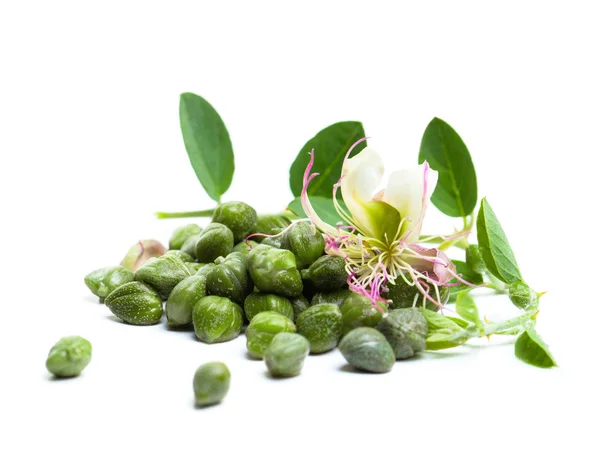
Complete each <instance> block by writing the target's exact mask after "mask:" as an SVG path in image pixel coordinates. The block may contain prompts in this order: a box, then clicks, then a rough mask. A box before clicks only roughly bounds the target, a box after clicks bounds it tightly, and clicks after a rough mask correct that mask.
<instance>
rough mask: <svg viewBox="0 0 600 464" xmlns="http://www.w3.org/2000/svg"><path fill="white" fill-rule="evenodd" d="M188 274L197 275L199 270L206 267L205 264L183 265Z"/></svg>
mask: <svg viewBox="0 0 600 464" xmlns="http://www.w3.org/2000/svg"><path fill="white" fill-rule="evenodd" d="M184 264H185V267H187V269H188V271H190V274H192V275H194V274H197V273H198V271H199V270H200V269H202V268H203V267H205V266H206V264H207V263H184Z"/></svg>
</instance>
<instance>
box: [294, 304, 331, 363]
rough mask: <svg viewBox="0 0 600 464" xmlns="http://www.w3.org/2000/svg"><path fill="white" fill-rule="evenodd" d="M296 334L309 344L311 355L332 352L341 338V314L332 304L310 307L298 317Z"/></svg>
mask: <svg viewBox="0 0 600 464" xmlns="http://www.w3.org/2000/svg"><path fill="white" fill-rule="evenodd" d="M296 324H297V326H298V333H299V334H300V335H303V336H305V337H306V339H307V340H308V341H309V342H310V352H311V353H324V352H325V351H329V350H332V349H333V348H335V346H336V345H337V342H338V340H339V339H340V337H341V336H342V313H340V310H339V308H338V307H337V306H336V305H334V304H328V303H323V304H318V305H315V306H311V307H310V308H308V309H307V310H305V311H303V312H301V313H300V314H299V315H298V319H297V321H296Z"/></svg>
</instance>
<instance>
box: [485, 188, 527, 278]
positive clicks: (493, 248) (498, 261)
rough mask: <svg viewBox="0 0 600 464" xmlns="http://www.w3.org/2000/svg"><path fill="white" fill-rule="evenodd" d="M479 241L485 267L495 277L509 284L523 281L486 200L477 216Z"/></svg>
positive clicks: (513, 256)
mask: <svg viewBox="0 0 600 464" xmlns="http://www.w3.org/2000/svg"><path fill="white" fill-rule="evenodd" d="M477 241H478V242H479V249H480V250H481V256H482V258H483V261H484V262H485V266H486V267H487V269H488V271H490V272H491V273H492V274H493V275H494V276H495V277H497V278H498V279H500V280H501V281H502V282H504V283H507V284H512V283H513V282H516V281H518V280H523V278H522V277H521V271H520V270H519V266H518V265H517V260H516V259H515V255H514V254H513V252H512V248H511V247H510V244H509V243H508V239H507V238H506V234H505V233H504V230H503V229H502V226H501V225H500V222H499V221H498V218H497V217H496V215H495V214H494V211H493V210H492V207H491V206H490V204H489V203H488V201H487V200H486V199H485V198H483V199H482V200H481V207H480V209H479V214H478V215H477Z"/></svg>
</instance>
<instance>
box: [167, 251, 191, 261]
mask: <svg viewBox="0 0 600 464" xmlns="http://www.w3.org/2000/svg"><path fill="white" fill-rule="evenodd" d="M163 256H175V257H176V258H179V259H180V260H181V261H183V262H184V263H191V262H193V261H194V258H193V257H192V255H190V254H188V253H186V252H185V251H181V250H169V251H167V252H166V253H165V254H164V255H163Z"/></svg>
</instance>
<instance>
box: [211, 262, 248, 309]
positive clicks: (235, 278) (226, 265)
mask: <svg viewBox="0 0 600 464" xmlns="http://www.w3.org/2000/svg"><path fill="white" fill-rule="evenodd" d="M247 262H248V258H247V257H246V256H245V255H244V254H242V253H238V252H236V253H230V254H229V255H227V257H226V258H223V257H219V258H217V259H216V260H215V266H214V267H213V268H211V269H210V271H207V273H206V291H207V292H208V294H209V295H218V296H224V297H227V298H229V299H230V300H231V301H233V302H235V303H238V304H243V303H244V299H245V298H246V296H248V294H249V293H250V292H251V291H252V288H253V285H252V282H251V280H250V278H249V277H248V266H247Z"/></svg>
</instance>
